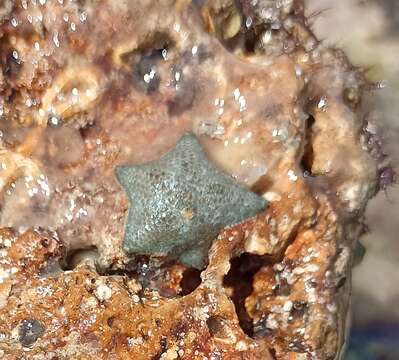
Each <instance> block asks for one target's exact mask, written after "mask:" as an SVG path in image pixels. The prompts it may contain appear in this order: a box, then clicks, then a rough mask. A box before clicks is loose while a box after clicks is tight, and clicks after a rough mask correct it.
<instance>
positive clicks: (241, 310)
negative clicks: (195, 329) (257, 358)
mask: <svg viewBox="0 0 399 360" xmlns="http://www.w3.org/2000/svg"><path fill="white" fill-rule="evenodd" d="M270 261H271V258H270V257H269V256H259V255H254V254H249V253H243V254H242V255H240V256H239V257H236V258H234V259H232V260H231V261H230V263H231V268H230V271H229V272H228V273H227V275H226V276H225V277H224V281H223V285H224V286H225V287H226V288H228V289H229V290H231V299H232V301H233V302H234V305H235V308H236V312H237V316H238V320H239V323H240V326H241V328H242V330H243V331H244V332H245V333H246V334H247V335H248V336H251V337H252V336H253V335H254V329H253V323H252V318H251V317H250V316H249V314H248V312H247V310H246V308H245V300H246V298H247V297H248V296H249V295H251V293H252V291H253V279H254V276H255V274H256V273H257V272H258V271H259V270H260V269H261V268H262V267H263V266H265V265H267V264H269V263H270Z"/></svg>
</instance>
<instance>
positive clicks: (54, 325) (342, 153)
mask: <svg viewBox="0 0 399 360" xmlns="http://www.w3.org/2000/svg"><path fill="white" fill-rule="evenodd" d="M303 6H304V5H303V3H302V2H301V1H295V0H259V1H247V0H241V1H230V0H220V1H219V0H216V1H188V0H158V1H152V0H143V1H133V0H121V1H113V0H101V1H90V0H80V1H77V0H76V1H75V0H47V1H46V0H30V1H28V0H18V1H7V0H6V1H2V2H1V4H0V67H1V70H2V71H1V72H0V117H1V119H0V228H1V230H0V358H2V359H6V360H11V359H49V360H50V359H52V360H55V359H138V360H140V359H149V360H150V359H152V360H155V359H162V360H165V359H169V360H170V359H200V360H205V359H207V360H211V359H212V360H216V359H278V360H280V359H281V360H305V359H340V358H342V353H343V350H344V348H345V337H346V328H347V323H348V321H347V319H348V316H347V313H348V304H349V290H350V274H351V265H352V258H353V250H354V248H355V246H356V241H357V239H358V238H359V236H360V235H361V234H362V232H363V230H364V225H363V218H362V217H363V213H364V209H365V206H366V204H367V201H368V200H369V199H370V198H371V197H372V196H373V195H374V194H375V192H376V191H377V188H378V186H377V174H378V173H379V172H380V171H381V169H380V167H381V165H379V164H380V162H381V158H382V156H383V155H382V153H381V149H380V148H379V147H378V146H376V144H378V141H377V139H376V136H375V134H374V133H373V132H372V131H371V129H372V124H369V123H367V122H366V121H365V120H364V118H365V116H364V115H365V113H366V111H367V108H366V107H365V106H364V104H362V101H361V99H362V92H363V91H364V89H365V88H367V89H369V88H370V85H369V84H368V83H367V82H366V80H365V79H364V76H363V73H362V71H361V70H359V69H357V68H355V67H353V66H352V65H351V64H349V62H348V60H347V59H346V57H345V55H344V54H343V53H342V52H341V51H339V50H336V49H330V48H325V47H323V45H322V44H320V43H319V42H318V41H317V39H316V38H315V37H314V35H313V34H312V32H311V31H310V30H309V27H308V25H307V21H306V19H305V18H304V10H303ZM187 132H191V133H193V134H195V135H196V137H197V138H198V139H199V141H200V143H201V145H202V147H203V148H204V150H205V152H206V155H207V157H208V158H209V159H210V161H212V162H213V163H214V164H215V165H216V166H218V167H219V168H220V169H221V170H222V171H224V172H225V173H226V174H229V175H231V176H232V177H233V178H234V179H235V181H237V182H239V183H240V184H241V185H242V186H245V187H247V188H248V189H250V190H251V191H253V192H256V193H257V194H259V195H260V196H263V198H264V199H265V200H267V202H268V204H269V205H268V208H267V209H266V210H265V211H263V212H262V213H260V214H259V215H257V216H256V217H255V218H251V219H248V220H246V221H244V222H243V223H241V224H238V225H236V226H233V227H231V228H226V229H224V230H222V231H221V232H220V233H219V236H218V237H217V238H216V239H215V240H214V241H213V244H212V247H211V250H210V251H209V254H208V259H207V265H206V266H205V267H204V268H203V269H201V270H202V271H201V272H200V271H198V270H196V269H192V268H189V267H188V266H186V265H183V264H180V263H178V262H176V261H174V260H173V259H169V258H167V257H166V258H165V257H160V256H151V254H150V255H148V254H146V255H143V254H126V253H125V252H124V251H123V247H122V241H123V236H124V228H125V221H126V217H127V214H128V206H129V205H128V204H129V203H128V199H127V196H126V194H125V192H124V191H123V188H122V187H121V186H120V185H119V183H118V181H117V179H116V176H115V168H116V167H118V166H120V165H138V164H143V163H147V162H149V161H152V160H156V159H159V158H160V157H161V156H162V155H163V154H165V153H167V152H168V151H169V150H171V149H172V148H173V147H175V145H176V143H177V142H178V140H179V139H180V138H181V136H182V135H183V134H184V133H187ZM131 200H132V199H131Z"/></svg>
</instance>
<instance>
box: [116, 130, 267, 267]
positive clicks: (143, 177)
mask: <svg viewBox="0 0 399 360" xmlns="http://www.w3.org/2000/svg"><path fill="white" fill-rule="evenodd" d="M116 174H117V177H118V179H119V182H120V183H121V184H122V186H123V188H124V189H125V191H126V193H127V195H128V197H129V200H130V209H129V214H128V218H127V222H126V228H125V235H124V241H123V248H124V250H125V251H126V252H128V253H136V254H159V255H168V256H169V257H171V258H174V259H177V260H179V261H180V262H181V263H183V264H186V265H189V266H192V267H195V268H198V269H201V268H203V267H204V265H205V264H206V262H207V254H208V250H209V247H210V246H211V244H212V241H213V240H214V239H215V238H216V237H217V235H218V233H219V231H220V230H221V229H223V228H224V227H227V226H231V225H234V224H237V223H240V222H242V221H243V220H245V219H247V218H250V217H253V216H255V215H256V214H258V213H259V212H261V211H262V210H264V209H265V207H266V205H267V203H266V201H265V200H264V199H263V198H262V197H260V196H258V195H256V194H255V193H253V192H251V191H249V190H248V189H246V188H245V187H243V186H241V185H240V184H238V183H237V182H236V181H234V180H233V179H232V178H231V177H230V176H228V175H225V174H224V173H223V172H222V171H220V170H218V169H217V168H216V166H214V165H213V164H212V163H211V162H210V161H209V160H208V159H207V157H206V156H205V154H204V151H203V149H202V147H201V145H200V143H199V142H198V140H197V138H196V137H195V136H194V135H191V134H186V135H184V136H183V137H182V138H181V139H180V141H179V143H178V144H177V145H176V147H175V148H174V149H173V150H171V151H170V152H168V153H166V154H165V155H164V156H162V157H161V158H160V159H159V160H156V161H152V162H149V163H146V164H142V165H132V166H130V165H124V166H118V167H117V168H116Z"/></svg>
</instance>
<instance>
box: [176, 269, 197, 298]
mask: <svg viewBox="0 0 399 360" xmlns="http://www.w3.org/2000/svg"><path fill="white" fill-rule="evenodd" d="M200 284H201V271H199V270H197V269H194V268H188V269H187V270H185V271H184V273H183V278H182V280H181V282H180V287H181V292H180V295H182V296H185V295H188V294H191V293H192V292H193V291H194V290H195V289H196V288H197V287H198V286H200Z"/></svg>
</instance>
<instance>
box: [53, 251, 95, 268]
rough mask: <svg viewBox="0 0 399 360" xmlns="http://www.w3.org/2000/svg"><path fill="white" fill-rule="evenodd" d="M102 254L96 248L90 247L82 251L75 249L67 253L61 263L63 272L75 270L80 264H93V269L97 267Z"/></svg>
mask: <svg viewBox="0 0 399 360" xmlns="http://www.w3.org/2000/svg"><path fill="white" fill-rule="evenodd" d="M99 256H100V254H99V252H98V249H97V247H96V246H89V247H87V248H82V249H73V250H70V251H68V252H67V254H66V256H65V257H64V259H62V260H61V261H60V265H61V268H62V270H64V271H66V270H73V269H75V268H76V266H78V265H79V264H82V263H86V264H91V265H93V267H96V265H97V259H98V258H99Z"/></svg>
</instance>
